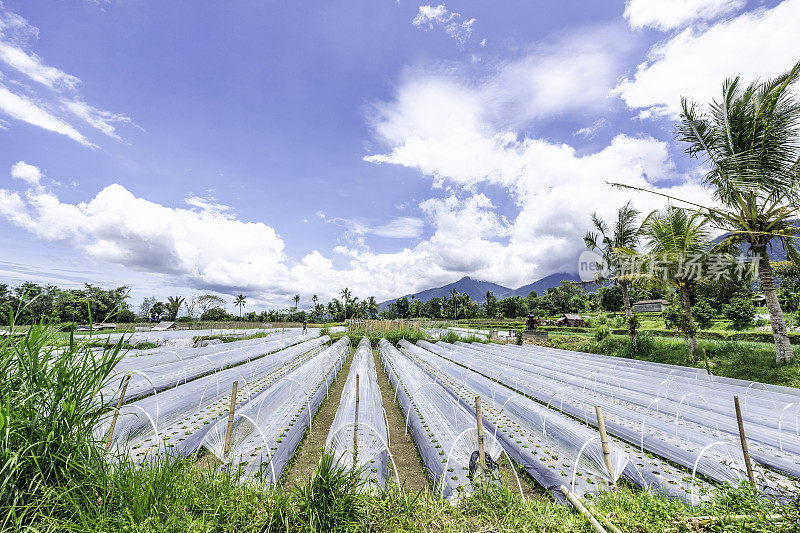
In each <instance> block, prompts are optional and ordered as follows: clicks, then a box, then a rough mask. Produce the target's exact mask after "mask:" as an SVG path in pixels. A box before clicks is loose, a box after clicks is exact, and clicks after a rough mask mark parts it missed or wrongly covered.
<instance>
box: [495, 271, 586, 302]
mask: <svg viewBox="0 0 800 533" xmlns="http://www.w3.org/2000/svg"><path fill="white" fill-rule="evenodd" d="M563 280H567V281H580V280H581V278H580V277H579V276H578V275H577V274H569V273H567V272H556V273H555V274H550V275H549V276H545V277H543V278H542V279H540V280H539V281H534V282H533V283H529V284H528V285H523V286H522V287H520V288H519V289H514V290H513V291H511V292H510V293H509V294H506V295H505V296H503V298H506V297H508V296H522V297H523V298H524V297H526V296H528V295H529V294H530V293H531V291H536V294H537V295H538V296H541V295H543V294H544V293H545V292H546V291H547V289H550V288H552V287H558V286H559V284H560V283H561V281H563ZM593 289H594V286H591V287H589V286H587V287H586V290H587V291H591V290H593ZM498 298H500V297H499V296H498Z"/></svg>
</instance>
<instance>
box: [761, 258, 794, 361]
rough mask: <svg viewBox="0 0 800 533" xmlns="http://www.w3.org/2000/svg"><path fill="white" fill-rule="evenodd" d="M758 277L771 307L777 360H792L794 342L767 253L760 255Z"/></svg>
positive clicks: (770, 317) (770, 316)
mask: <svg viewBox="0 0 800 533" xmlns="http://www.w3.org/2000/svg"><path fill="white" fill-rule="evenodd" d="M758 277H759V278H760V279H761V290H762V291H764V297H765V298H766V300H767V309H769V321H770V323H771V324H772V336H773V337H774V339H775V362H776V363H778V364H781V363H788V362H789V361H791V360H792V356H793V355H794V352H793V351H792V344H791V342H789V334H788V333H787V332H786V322H785V321H784V319H783V311H782V310H781V304H780V302H779V301H778V294H777V292H776V291H775V279H774V278H773V276H772V266H770V264H769V256H768V255H766V254H762V255H760V256H759V258H758Z"/></svg>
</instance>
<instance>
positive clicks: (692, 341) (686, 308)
mask: <svg viewBox="0 0 800 533" xmlns="http://www.w3.org/2000/svg"><path fill="white" fill-rule="evenodd" d="M680 291H681V296H683V312H684V313H685V314H686V323H687V324H688V326H689V331H690V333H689V338H688V339H687V340H688V344H689V360H690V361H694V352H695V351H697V334H696V333H695V332H694V320H693V319H692V304H691V302H690V301H689V289H687V288H686V287H681V289H680Z"/></svg>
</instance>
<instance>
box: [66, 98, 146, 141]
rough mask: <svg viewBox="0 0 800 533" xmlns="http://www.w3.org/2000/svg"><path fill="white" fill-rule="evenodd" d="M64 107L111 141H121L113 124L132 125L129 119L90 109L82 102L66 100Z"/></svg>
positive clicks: (116, 114)
mask: <svg viewBox="0 0 800 533" xmlns="http://www.w3.org/2000/svg"><path fill="white" fill-rule="evenodd" d="M63 105H64V107H65V108H66V109H67V110H68V111H69V112H70V113H72V114H73V115H75V116H76V117H78V118H80V119H82V120H84V121H85V122H86V123H87V124H89V125H90V126H92V127H94V128H96V129H98V130H100V131H101V132H103V133H104V134H106V135H108V136H109V137H111V138H113V139H117V140H118V141H121V140H122V138H121V137H120V136H119V135H118V134H117V129H116V127H115V126H114V123H123V124H133V122H132V121H131V119H130V117H127V116H125V115H122V114H120V113H112V112H111V111H104V110H102V109H97V108H96V107H92V106H90V105H89V104H87V103H86V102H84V101H82V100H66V101H64V102H63Z"/></svg>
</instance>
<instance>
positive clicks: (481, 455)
mask: <svg viewBox="0 0 800 533" xmlns="http://www.w3.org/2000/svg"><path fill="white" fill-rule="evenodd" d="M475 418H476V419H477V422H478V472H480V473H481V474H483V469H484V466H485V465H486V450H485V449H484V446H483V416H481V397H480V396H475Z"/></svg>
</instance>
